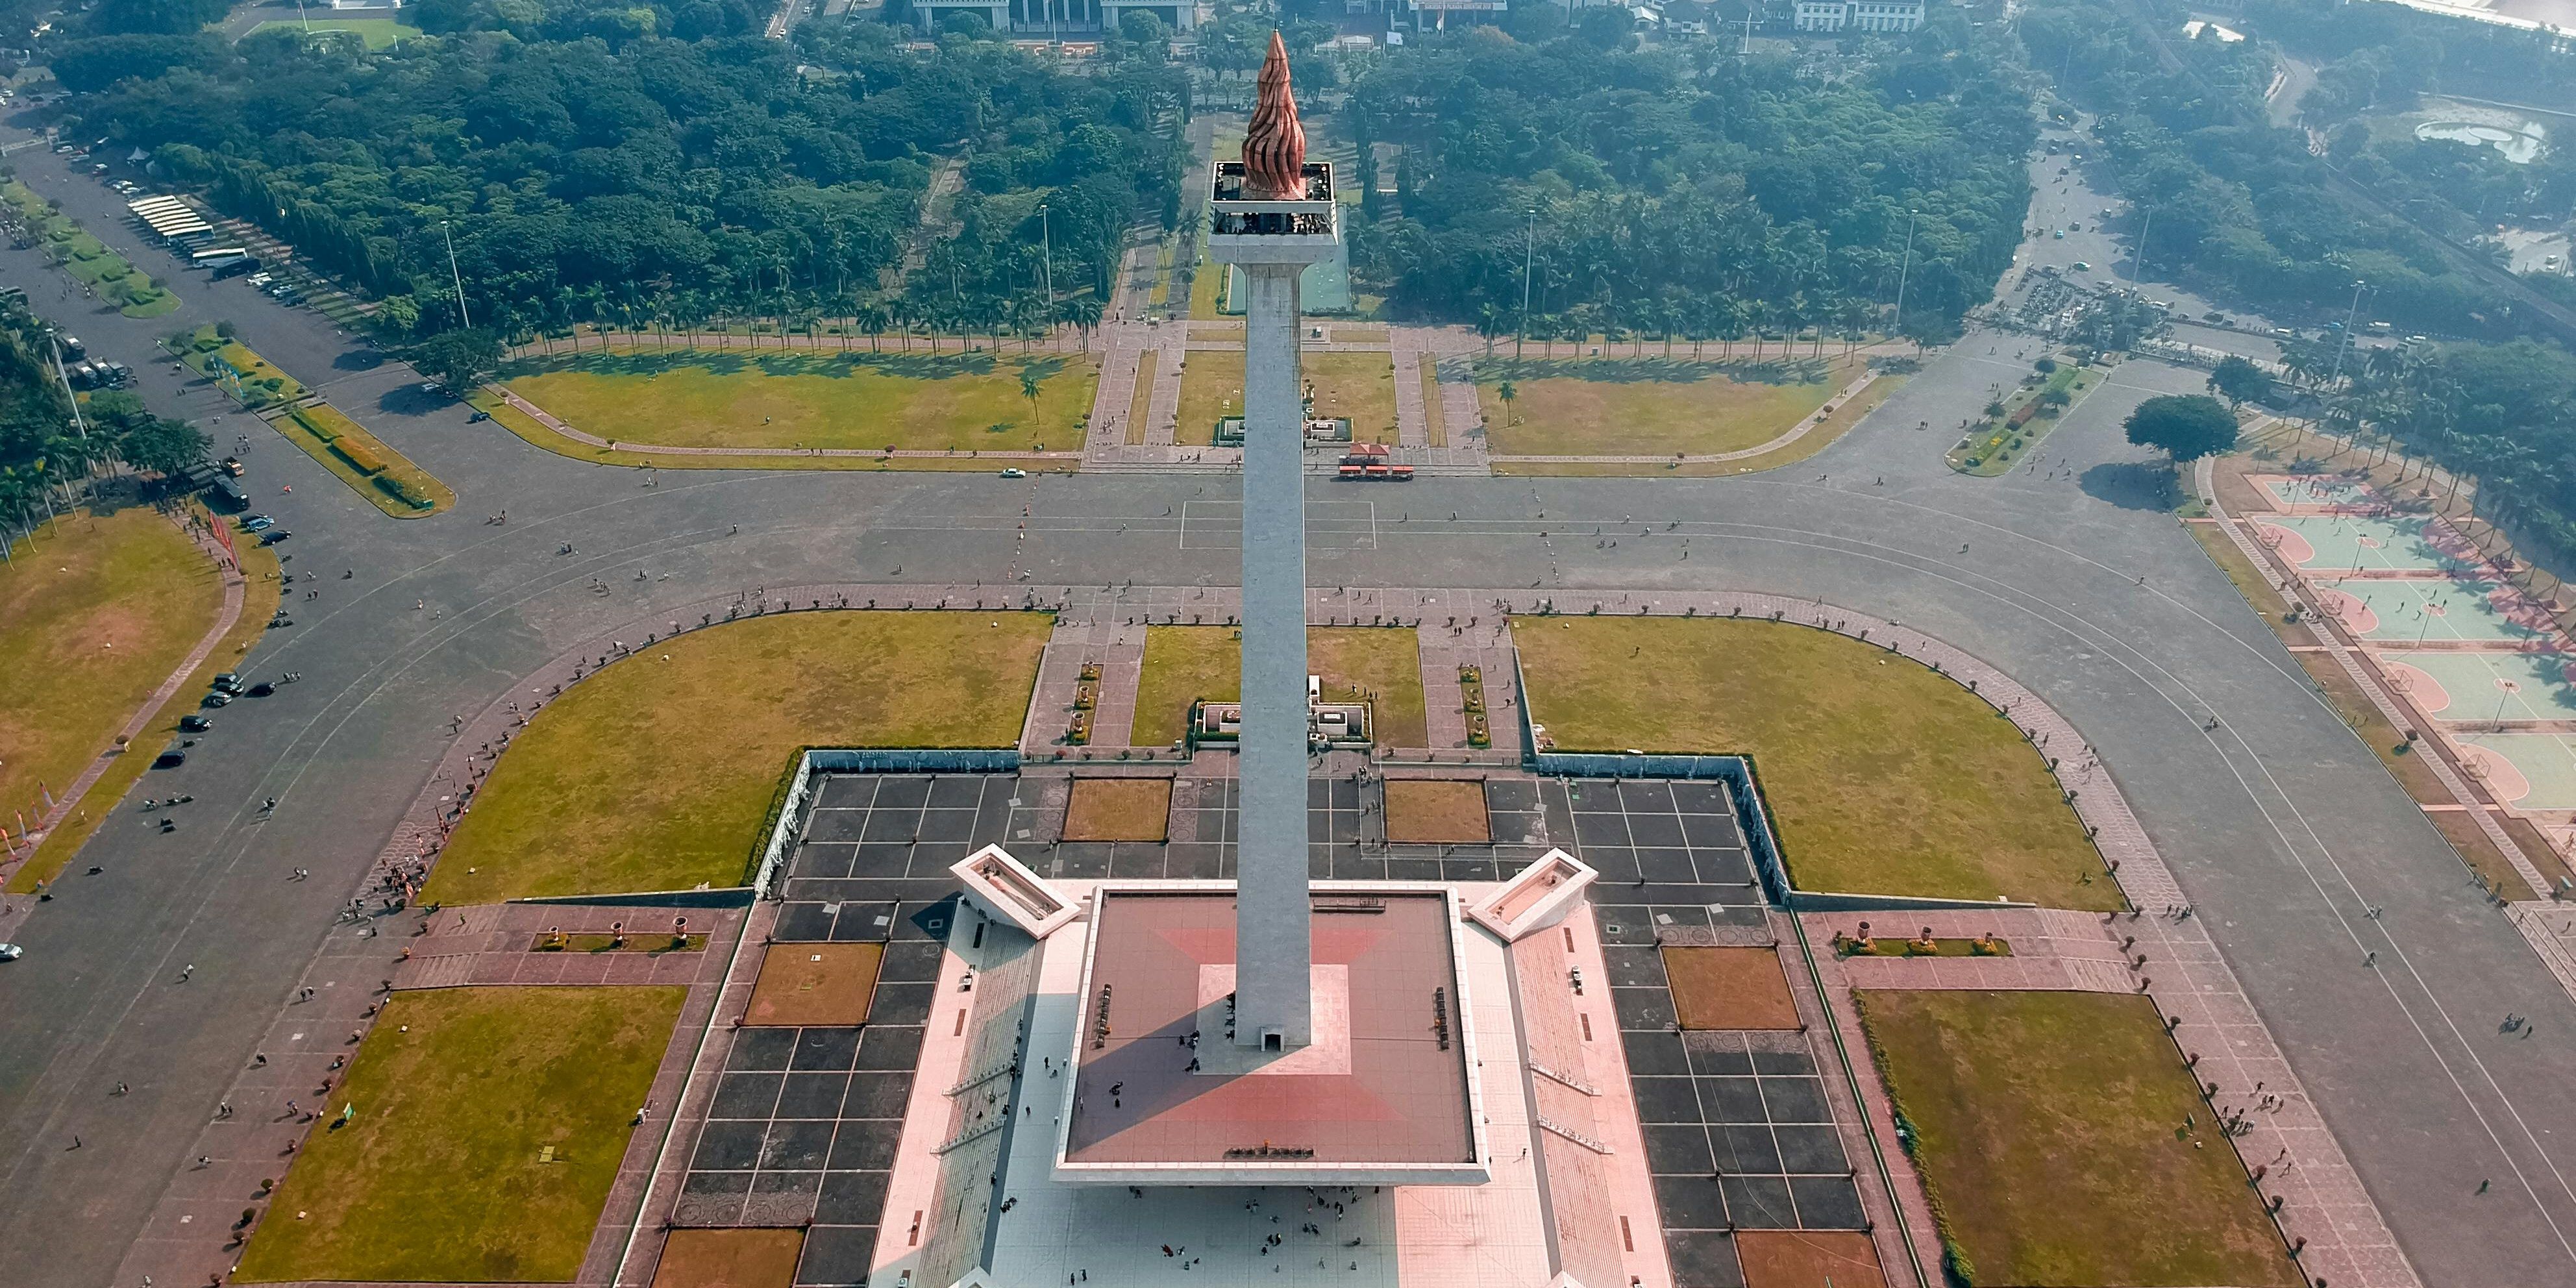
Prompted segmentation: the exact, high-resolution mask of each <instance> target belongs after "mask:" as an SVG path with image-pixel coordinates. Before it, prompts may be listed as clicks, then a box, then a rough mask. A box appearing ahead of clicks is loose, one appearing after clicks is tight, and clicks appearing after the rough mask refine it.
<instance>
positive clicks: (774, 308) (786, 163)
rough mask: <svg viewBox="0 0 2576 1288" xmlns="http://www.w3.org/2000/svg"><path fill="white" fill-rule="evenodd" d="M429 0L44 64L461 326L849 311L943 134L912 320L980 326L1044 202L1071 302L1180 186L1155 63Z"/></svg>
mask: <svg viewBox="0 0 2576 1288" xmlns="http://www.w3.org/2000/svg"><path fill="white" fill-rule="evenodd" d="M413 12H414V14H415V17H416V20H418V21H420V22H422V23H423V24H424V25H425V26H427V27H429V28H431V29H432V30H434V31H442V32H444V33H445V34H444V35H442V36H439V37H436V38H429V39H421V40H413V41H406V42H404V43H403V44H402V45H401V46H399V47H398V48H396V49H393V50H388V51H384V52H380V53H367V52H364V51H362V50H359V49H357V48H355V47H354V45H352V44H351V43H350V42H330V41H307V40H305V39H304V38H303V37H301V36H300V35H298V34H297V33H293V32H272V33H266V34H262V35H259V36H255V37H252V38H250V39H246V40H243V41H241V42H240V43H239V44H238V45H235V46H232V47H230V48H225V47H222V46H220V45H219V44H216V43H214V42H212V41H211V40H208V39H196V38H159V37H133V36H120V37H103V38H97V39H91V40H85V41H79V42H74V43H72V44H69V45H66V46H65V47H64V48H63V49H62V50H61V51H60V52H59V54H58V55H57V60H58V63H59V64H60V65H61V68H62V75H63V77H64V83H65V84H66V85H67V86H69V87H71V88H74V89H78V90H85V91H87V92H86V93H84V94H83V96H82V97H81V98H79V99H78V100H76V101H75V103H74V104H73V111H74V113H75V114H76V115H77V116H78V118H79V124H80V127H81V128H82V130H84V131H85V132H94V133H97V134H103V135H106V136H108V137H110V138H113V139H115V140H116V141H117V142H118V144H119V145H120V146H122V145H127V144H137V145H141V146H144V147H147V148H152V149H155V150H156V151H155V156H156V158H157V160H158V161H159V162H160V164H161V166H162V168H163V169H164V171H165V172H167V173H169V174H171V175H173V176H174V177H176V178H179V179H181V180H182V181H186V182H191V183H195V184H199V185H202V186H203V187H204V189H205V190H206V192H207V193H208V195H209V197H210V198H211V200H212V201H213V202H214V204H216V205H217V206H218V207H220V208H222V209H223V210H225V211H226V212H227V213H231V214H235V215H238V216H240V217H243V218H247V219H251V220H254V221H256V222H258V223H260V224H262V225H263V226H265V227H267V228H269V229H270V230H271V231H273V232H275V233H277V234H278V235H279V236H280V237H281V238H282V239H283V240H286V241H288V242H289V243H291V244H293V245H294V246H295V247H296V248H297V250H298V251H299V252H301V253H302V254H304V255H305V256H307V257H309V258H310V259H312V260H313V261H314V262H315V263H316V264H317V265H319V266H321V267H323V268H324V269H326V270H327V271H330V272H333V273H335V274H337V275H338V276H340V277H342V278H343V279H344V280H346V281H348V282H350V283H352V284H354V285H356V286H357V287H359V288H360V289H361V290H362V291H364V292H366V293H368V294H373V295H378V296H384V297H391V298H392V299H393V300H395V301H398V302H399V303H397V304H396V306H395V307H391V308H388V309H387V310H385V315H386V316H387V317H389V318H394V319H398V320H406V321H408V323H409V324H410V325H412V326H415V327H417V329H418V330H420V331H422V332H429V331H436V330H442V329H446V328H449V327H455V326H458V325H460V324H461V323H462V321H463V320H464V319H463V318H462V317H461V316H460V312H459V309H458V307H457V302H456V301H455V299H454V298H453V296H454V290H453V288H452V286H451V285H450V283H451V282H452V281H454V280H455V279H456V278H457V277H461V278H462V279H463V281H464V283H465V290H466V296H467V298H466V301H465V305H466V312H469V313H470V314H471V320H472V321H473V322H474V323H476V324H482V325H489V326H491V327H493V328H494V329H495V330H497V331H499V332H501V333H503V334H505V335H524V334H526V333H529V332H531V331H538V330H546V329H560V328H562V327H565V326H567V325H569V324H571V323H573V322H575V321H581V320H594V319H596V320H617V321H626V320H636V321H641V320H643V319H646V318H651V317H660V318H664V319H668V320H672V321H680V322H689V323H696V322H701V321H703V320H705V319H706V318H708V317H711V316H717V315H723V314H736V315H739V314H745V313H751V314H760V315H765V316H787V317H790V318H795V317H798V316H800V315H801V316H807V317H810V316H812V315H814V314H816V313H848V312H852V311H855V310H856V309H857V308H858V307H859V305H860V303H861V302H862V301H863V300H867V299H870V298H872V297H876V296H878V295H879V293H880V292H881V291H882V290H883V289H884V286H885V279H886V278H888V277H890V276H891V275H892V270H894V269H895V268H896V267H897V266H898V265H900V264H901V263H902V260H903V257H904V251H905V247H906V244H907V242H908V241H909V240H910V239H911V238H912V236H913V233H914V229H915V226H916V224H917V223H918V220H919V215H920V212H921V209H922V197H923V192H924V189H925V187H926V186H927V185H928V183H929V180H930V177H931V175H932V174H933V172H934V170H935V169H936V168H937V167H938V166H939V165H940V164H942V161H943V159H947V158H955V159H959V160H962V161H963V162H964V163H965V165H966V177H967V180H968V185H967V186H968V191H967V193H966V194H965V195H964V196H963V197H961V198H960V199H959V200H958V201H957V202H956V203H955V206H956V208H955V209H954V210H953V211H951V212H950V213H951V215H952V216H953V217H954V218H955V220H956V221H957V222H958V223H959V224H962V225H963V227H962V231H961V232H960V233H959V235H958V236H956V237H954V238H953V239H947V240H944V241H942V242H941V243H940V245H939V246H938V247H937V248H936V250H935V251H934V256H933V259H934V262H933V263H931V264H929V265H927V267H926V269H925V270H924V271H921V272H916V273H914V274H913V278H914V280H912V281H911V282H909V283H908V284H907V286H908V288H909V289H908V291H907V292H906V293H905V294H906V296H907V297H908V302H909V303H910V304H911V305H912V307H911V308H910V309H909V312H910V313H911V314H913V315H917V316H919V317H920V318H922V319H923V320H925V321H928V320H941V321H947V322H950V323H952V324H955V325H967V324H974V325H979V326H980V325H989V324H994V323H997V322H998V321H1000V320H1001V318H1002V315H1003V314H1004V312H1005V311H1006V307H1005V306H1006V305H1015V302H1019V301H1024V300H1025V299H1026V298H1027V297H1030V296H1032V295H1034V294H1035V293H1036V292H1038V291H1039V289H1040V286H1041V283H1042V278H1043V272H1042V269H1041V267H1040V260H1041V256H1042V248H1043V242H1044V240H1045V239H1043V238H1042V236H1041V231H1042V230H1041V227H1040V222H1041V220H1040V216H1039V214H1038V206H1039V205H1040V204H1041V203H1044V204H1045V205H1046V206H1047V207H1048V211H1047V214H1046V216H1045V223H1046V227H1045V229H1044V230H1043V231H1044V232H1046V233H1049V234H1051V235H1052V250H1053V262H1054V281H1055V283H1056V285H1057V286H1058V288H1059V295H1060V296H1062V295H1064V294H1068V293H1078V292H1079V291H1081V289H1082V288H1084V287H1085V286H1089V287H1092V288H1095V289H1097V290H1098V291H1099V292H1100V294H1101V295H1103V296H1105V294H1106V286H1107V283H1108V281H1109V276H1110V274H1111V273H1113V272H1114V271H1115V267H1116V264H1117V259H1118V249H1119V245H1120V241H1121V236H1122V234H1123V230H1124V229H1125V227H1126V226H1127V224H1128V223H1129V222H1130V220H1132V219H1133V218H1134V217H1136V216H1137V215H1138V214H1139V213H1142V214H1145V215H1148V216H1151V215H1153V214H1157V213H1161V214H1166V215H1169V214H1170V213H1172V212H1173V210H1174V208H1175V206H1176V202H1175V199H1174V197H1175V192H1176V184H1177V181H1178V176H1179V173H1180V169H1181V164H1182V153H1181V145H1180V144H1179V142H1178V141H1177V140H1178V135H1179V127H1180V124H1181V120H1180V110H1179V109H1180V106H1181V104H1180V99H1179V93H1178V89H1179V85H1178V81H1177V79H1176V78H1177V75H1178V73H1177V72H1175V71H1174V70H1172V69H1169V68H1162V67H1159V66H1149V65H1143V64H1137V65H1129V64H1125V63H1120V64H1117V65H1114V66H1112V67H1110V68H1108V69H1106V70H1104V71H1102V72H1101V73H1099V74H1095V75H1073V74H1070V73H1067V72H1065V71H1063V70H1061V69H1059V68H1057V67H1056V66H1054V65H1052V64H1050V63H1048V62H1045V61H1042V60H1040V59H1038V58H1036V57H1034V56H1031V55H1029V54H1025V53H1022V52H1020V51H1018V50H1015V49H1013V48H1011V47H1010V46H1008V45H1004V44H999V43H995V42H974V41H966V40H962V39H951V40H949V41H946V42H943V43H942V44H941V45H940V46H939V47H938V48H936V49H933V50H927V51H916V50H909V49H905V48H903V47H901V46H899V44H898V43H897V41H896V40H895V37H894V34H893V33H892V32H891V31H890V30H889V29H888V28H886V27H883V26H881V25H878V24H874V23H859V24H841V23H834V24H822V25H819V27H818V30H816V31H815V32H813V33H810V34H807V35H805V36H803V37H802V39H803V43H802V45H801V47H790V46H788V45H785V44H782V43H780V42H777V41H772V40H765V39H762V38H760V36H759V34H758V24H759V13H760V11H759V10H756V9H755V8H754V7H753V6H752V5H750V4H749V3H747V0H726V2H725V3H722V4H719V3H716V2H715V0H688V2H687V3H677V4H665V5H658V6H629V7H616V8H611V7H609V6H606V5H605V4H596V3H590V2H589V0H574V2H572V3H555V2H554V0H547V2H545V3H539V2H538V0H473V2H472V3H462V2H451V0H426V2H425V3H423V4H422V5H420V6H419V7H418V8H417V9H416V10H414V11H413ZM443 233H444V234H446V235H448V236H452V238H453V241H454V246H455V255H456V260H457V270H458V271H457V272H456V273H454V274H451V272H450V269H449V264H448V260H447V244H448V243H447V239H446V237H445V236H442V234H443ZM1010 311H1012V312H1013V317H1012V319H1011V320H1014V321H1018V320H1021V318H1020V317H1019V316H1018V314H1019V313H1021V312H1025V310H1018V309H1016V308H1013V309H1012V310H1010ZM1028 320H1032V321H1034V320H1036V319H1034V318H1032V319H1028ZM396 329H400V326H399V325H398V326H397V328H396Z"/></svg>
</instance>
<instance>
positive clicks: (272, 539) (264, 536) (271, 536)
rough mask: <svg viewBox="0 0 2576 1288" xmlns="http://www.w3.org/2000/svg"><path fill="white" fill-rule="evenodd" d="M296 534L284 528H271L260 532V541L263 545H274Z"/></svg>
mask: <svg viewBox="0 0 2576 1288" xmlns="http://www.w3.org/2000/svg"><path fill="white" fill-rule="evenodd" d="M294 535H295V534H294V533H292V532H289V531H287V530H286V529H284V528H270V529H269V530H268V531H266V532H263V533H261V534H259V543H260V544H261V545H263V546H273V545H276V544H277V543H278V542H281V541H284V540H286V539H287V538H288V537H291V536H294Z"/></svg>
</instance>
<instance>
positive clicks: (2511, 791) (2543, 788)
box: [2453, 733, 2576, 809]
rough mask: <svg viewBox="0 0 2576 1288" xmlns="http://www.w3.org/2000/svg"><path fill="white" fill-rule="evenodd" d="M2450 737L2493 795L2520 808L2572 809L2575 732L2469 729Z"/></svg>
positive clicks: (2575, 802)
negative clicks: (2490, 731) (2466, 731)
mask: <svg viewBox="0 0 2576 1288" xmlns="http://www.w3.org/2000/svg"><path fill="white" fill-rule="evenodd" d="M2453 741H2454V742H2456V743H2458V744H2459V746H2460V750H2461V754H2462V755H2463V757H2465V758H2466V759H2467V760H2468V761H2469V763H2470V764H2471V765H2473V766H2474V767H2475V768H2476V771H2477V775H2478V778H2479V780H2480V781H2481V782H2484V783H2485V784H2486V786H2487V790H2488V791H2491V792H2493V793H2495V798H2496V799H2497V800H2499V801H2502V802H2504V803H2505V804H2507V805H2513V806H2517V807H2519V808H2522V809H2576V737H2571V736H2569V735H2567V734H2563V733H2470V734H2459V735H2456V736H2455V737H2454V738H2453Z"/></svg>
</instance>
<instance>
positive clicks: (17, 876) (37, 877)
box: [0, 541, 284, 894]
mask: <svg viewBox="0 0 2576 1288" xmlns="http://www.w3.org/2000/svg"><path fill="white" fill-rule="evenodd" d="M19 548H20V550H21V551H24V549H25V546H24V544H23V543H22V544H21V546H20V547H19ZM237 549H238V550H239V552H240V558H241V565H242V573H243V577H244V578H245V582H244V586H243V591H242V610H241V616H240V617H239V618H237V619H235V620H234V622H233V626H232V629H231V630H228V631H226V632H224V637H223V638H222V639H221V640H219V641H217V642H216V645H215V651H214V652H213V653H210V654H208V655H207V657H206V660H205V661H204V662H201V663H199V664H198V666H197V669H196V671H195V672H194V673H193V674H191V675H190V676H189V677H188V679H187V682H186V683H184V684H181V685H180V686H179V690H178V692H176V693H173V694H171V695H170V700H169V701H167V702H164V703H162V704H161V709H160V710H159V711H156V712H154V713H153V715H152V720H151V722H150V723H149V724H147V725H146V726H145V727H144V731H143V733H142V734H141V735H140V736H138V737H137V738H136V739H135V746H136V748H138V749H143V748H148V749H150V750H151V751H152V752H155V753H157V752H158V751H159V750H160V749H161V747H162V746H163V745H164V744H166V743H168V742H169V741H170V740H171V739H173V738H176V737H178V736H179V717H181V716H184V715H187V714H189V713H191V712H194V711H195V710H197V699H198V698H199V697H200V696H202V695H203V694H204V693H205V691H206V687H207V686H208V685H209V684H211V683H213V682H214V678H215V677H216V676H217V675H219V674H221V673H223V672H225V671H232V670H238V669H240V667H241V660H242V656H243V655H244V654H246V653H248V652H250V650H251V648H252V647H253V646H254V645H257V644H258V643H259V642H260V641H261V640H262V639H264V638H265V637H266V636H267V634H268V619H269V616H270V614H271V613H273V612H274V611H275V610H276V608H277V602H278V597H279V594H280V592H281V591H282V590H283V589H284V586H283V583H281V582H280V581H279V580H278V576H279V573H280V571H281V568H280V566H279V564H278V562H277V552H276V551H275V550H273V549H271V548H269V547H267V546H263V545H259V544H257V543H255V542H250V541H241V542H238V543H237ZM44 550H45V547H43V546H41V545H40V546H38V547H36V551H37V553H38V554H39V555H40V556H41V555H42V554H43V553H44ZM209 567H210V568H211V565H209ZM209 575H211V574H209ZM5 580H6V575H5V574H0V582H5ZM215 593H216V596H217V599H216V606H213V607H210V608H208V609H207V612H206V617H205V620H204V621H203V622H202V623H201V624H200V629H201V630H202V629H203V627H205V626H210V625H212V624H213V622H214V618H215V616H216V615H217V614H218V613H220V612H221V611H222V610H221V607H220V604H221V594H222V589H221V587H220V585H218V586H217V588H216V592H215ZM5 603H6V594H5V592H0V604H5ZM9 620H14V619H12V618H9V617H0V621H9ZM0 636H5V631H0ZM186 656H187V649H186V648H184V647H182V648H181V649H180V650H179V651H178V652H177V653H176V654H174V655H173V657H172V658H171V661H170V665H171V666H176V665H178V663H179V661H181V660H182V659H184V658H186ZM165 674H166V672H165ZM154 687H157V686H154V685H145V686H144V693H145V695H146V696H148V695H149V693H150V691H151V690H152V689H153V688H154ZM120 725H121V722H114V721H110V722H106V723H103V724H102V725H101V728H102V729H105V730H108V731H110V732H107V733H102V734H101V735H100V741H101V744H102V745H104V744H105V743H106V741H107V739H108V738H109V737H110V736H111V734H112V731H113V730H114V729H115V728H117V727H120ZM151 768H152V757H151V756H150V755H121V756H118V757H117V758H116V759H114V760H112V761H109V762H108V766H107V770H106V772H104V773H102V774H100V775H99V776H98V781H97V782H95V783H92V784H90V789H89V795H88V797H87V798H86V800H87V802H88V803H86V804H84V805H81V806H77V807H75V808H74V809H73V810H72V813H71V817H69V818H67V819H64V820H63V822H62V825H61V826H59V827H56V828H55V829H54V830H53V831H51V832H48V833H46V834H45V839H44V841H43V842H42V843H41V844H39V845H38V846H37V847H36V853H35V854H34V855H33V856H32V857H30V858H29V859H28V860H27V861H26V862H25V863H23V864H21V865H19V868H18V870H17V872H16V873H14V874H12V875H11V876H10V878H9V884H8V887H7V889H8V891H9V893H11V894H29V893H33V892H34V891H35V889H36V886H37V884H38V883H39V882H49V881H52V880H53V879H54V878H55V877H57V876H59V875H61V874H62V871H63V869H65V868H67V867H70V866H71V862H72V856H74V855H76V854H78V853H80V849H81V847H82V846H83V845H86V844H88V843H89V838H90V834H91V833H93V832H96V831H97V830H98V829H99V828H100V827H102V826H104V825H105V824H106V822H107V820H108V819H109V818H110V817H111V816H112V814H113V812H114V809H115V806H116V802H118V801H121V800H123V799H125V794H126V793H127V792H129V791H131V790H133V788H134V784H135V783H137V782H139V781H141V780H142V778H143V776H144V775H145V774H146V773H149V772H151ZM48 781H51V780H48ZM0 803H5V802H0Z"/></svg>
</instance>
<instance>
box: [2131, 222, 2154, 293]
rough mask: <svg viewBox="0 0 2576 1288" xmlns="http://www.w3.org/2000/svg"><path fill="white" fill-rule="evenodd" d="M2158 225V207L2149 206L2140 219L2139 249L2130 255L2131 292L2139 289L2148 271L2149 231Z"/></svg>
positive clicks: (2136, 291)
mask: <svg viewBox="0 0 2576 1288" xmlns="http://www.w3.org/2000/svg"><path fill="white" fill-rule="evenodd" d="M2155 226H2156V208H2155V207H2153V206H2149V207H2147V213H2146V217H2145V218H2143V219H2141V220H2139V221H2138V249H2137V251H2136V252H2135V253H2134V254H2132V255H2130V256H2129V293H2130V294H2132V295H2135V294H2137V293H2138V291H2139V289H2140V288H2139V282H2140V280H2141V279H2142V278H2144V277H2145V276H2146V272H2147V233H2148V232H2149V231H2151V230H2153V229H2154V228H2155Z"/></svg>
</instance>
